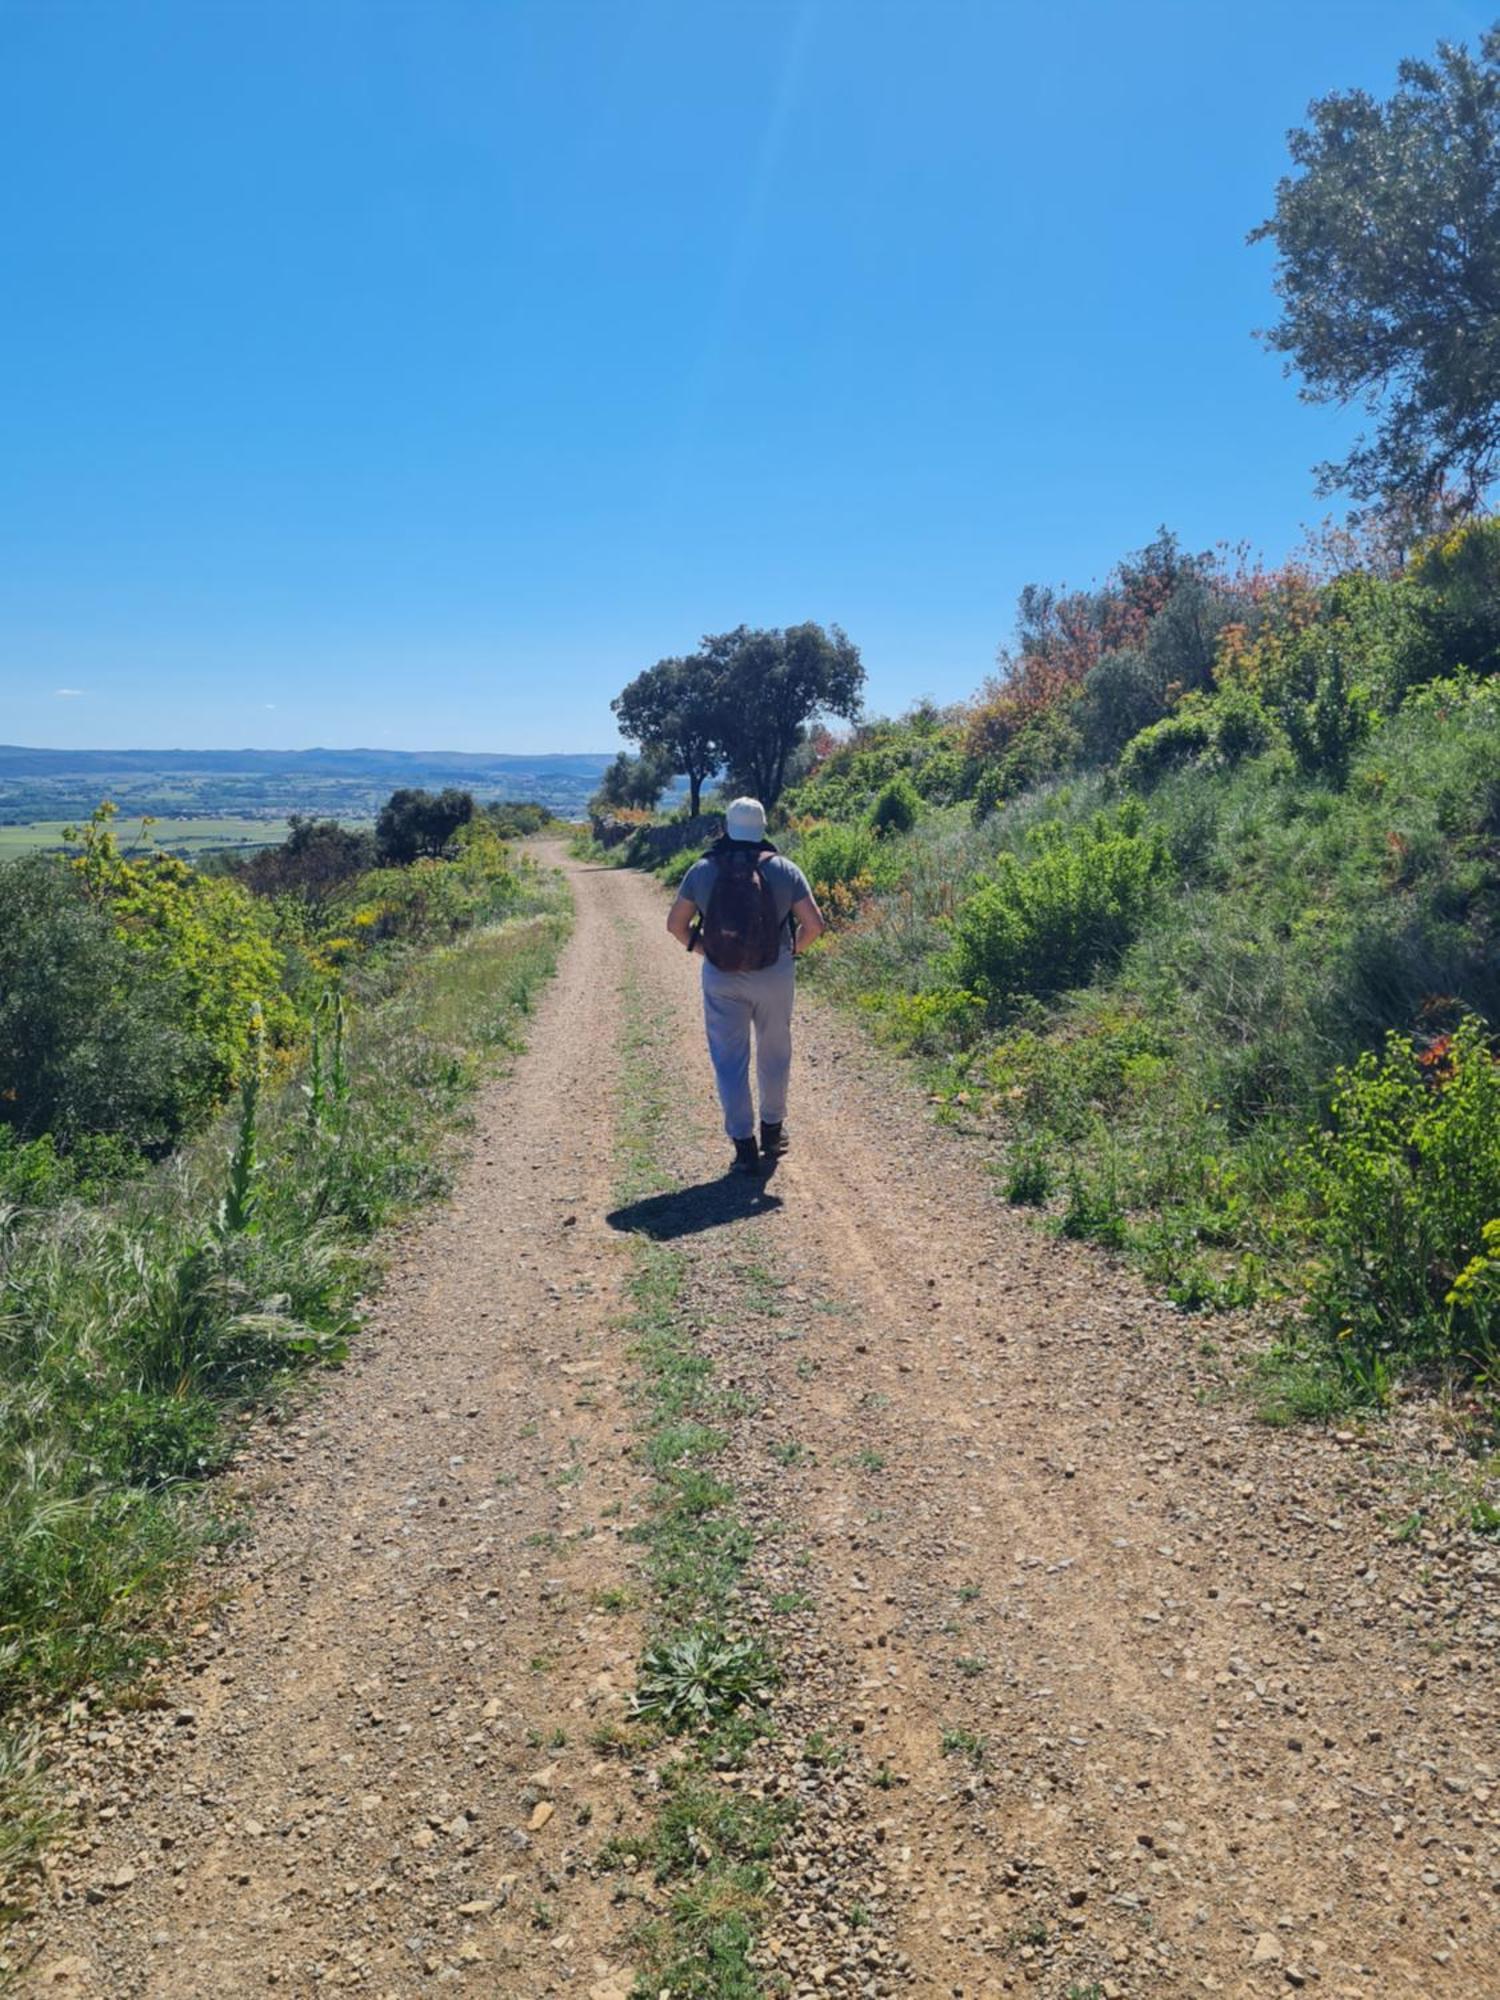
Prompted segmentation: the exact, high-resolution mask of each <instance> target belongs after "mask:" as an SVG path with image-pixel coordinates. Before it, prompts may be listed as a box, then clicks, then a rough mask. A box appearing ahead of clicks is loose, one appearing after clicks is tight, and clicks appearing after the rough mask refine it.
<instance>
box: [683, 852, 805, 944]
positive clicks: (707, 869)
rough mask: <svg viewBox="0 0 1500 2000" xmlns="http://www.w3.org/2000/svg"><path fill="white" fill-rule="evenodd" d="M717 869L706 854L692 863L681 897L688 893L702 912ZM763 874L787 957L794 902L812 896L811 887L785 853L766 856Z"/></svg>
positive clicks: (762, 878) (762, 868) (685, 877)
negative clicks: (789, 919) (774, 907)
mask: <svg viewBox="0 0 1500 2000" xmlns="http://www.w3.org/2000/svg"><path fill="white" fill-rule="evenodd" d="M714 871H715V863H714V861H713V858H712V856H710V855H705V856H704V857H703V859H702V860H701V861H695V862H694V863H693V865H692V867H691V868H690V869H689V870H688V872H687V873H686V875H684V876H683V878H682V887H681V888H680V889H679V890H678V891H677V893H678V895H679V896H686V898H687V899H688V901H689V902H690V903H693V904H696V906H697V908H698V909H699V911H700V912H701V911H704V910H706V909H707V908H708V899H709V897H710V896H711V895H712V894H713V889H714ZM760 873H761V880H762V881H763V882H765V883H766V884H767V886H768V887H769V889H770V891H771V895H772V897H773V899H774V901H775V904H776V921H777V922H778V923H779V924H780V925H781V956H782V957H783V958H785V957H786V956H787V955H788V953H789V952H790V951H791V949H792V933H791V927H790V926H789V925H788V923H787V918H788V916H789V915H790V914H791V908H792V905H793V903H800V902H802V901H803V900H804V899H805V898H806V897H808V896H811V894H812V890H811V888H810V887H809V885H808V880H807V877H806V876H805V875H804V874H803V872H802V870H801V869H800V868H799V867H798V866H797V864H796V862H795V861H788V860H787V858H786V856H785V855H784V854H767V855H765V856H763V858H762V860H761V863H760Z"/></svg>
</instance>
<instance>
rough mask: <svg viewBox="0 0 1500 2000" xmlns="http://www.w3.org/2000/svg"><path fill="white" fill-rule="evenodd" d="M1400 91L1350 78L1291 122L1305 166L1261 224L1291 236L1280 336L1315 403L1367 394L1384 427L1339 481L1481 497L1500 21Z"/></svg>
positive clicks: (1499, 348) (1497, 415) (1330, 469)
mask: <svg viewBox="0 0 1500 2000" xmlns="http://www.w3.org/2000/svg"><path fill="white" fill-rule="evenodd" d="M1397 75H1398V78H1399V87H1398V88H1397V90H1396V91H1395V92H1394V94H1393V95H1392V96H1391V97H1390V98H1388V99H1387V100H1386V101H1385V102H1383V103H1381V102H1377V101H1376V100H1375V99H1374V98H1372V97H1371V96H1369V95H1368V93H1366V92H1365V91H1362V90H1352V91H1334V92H1331V93H1330V94H1329V95H1328V96H1326V97H1322V98H1318V99H1317V100H1315V101H1314V103H1313V104H1312V105H1311V106H1310V107H1309V119H1310V122H1309V124H1308V125H1307V126H1305V127H1301V128H1299V129H1297V130H1295V131H1293V132H1292V133H1291V134H1290V135H1289V143H1290V146H1291V153H1292V159H1293V161H1294V163H1295V165H1296V167H1297V168H1298V169H1299V171H1298V172H1297V173H1295V174H1293V175H1288V176H1287V177H1286V178H1284V179H1283V180H1282V181H1281V182H1280V184H1279V185H1278V187H1277V190H1276V212H1275V214H1274V215H1272V216H1271V217H1270V218H1269V219H1268V220H1267V221H1265V222H1263V223H1262V224H1261V225H1260V227H1259V228H1258V229H1256V230H1254V231H1252V232H1251V236H1250V241H1251V242H1252V243H1255V242H1261V241H1264V240H1266V239H1269V240H1270V241H1271V242H1273V243H1274V244H1275V246H1276V250H1277V253H1278V263H1277V273H1276V289H1277V292H1278V293H1279V295H1280V297H1281V301H1282V307H1283V311H1282V316H1281V320H1280V322H1279V324H1278V325H1277V326H1275V327H1274V328H1272V329H1271V330H1270V331H1269V332H1268V333H1267V334H1266V335H1265V336H1264V338H1265V339H1266V341H1267V344H1268V345H1269V346H1271V347H1272V348H1274V349H1276V350H1277V351H1278V352H1280V353H1282V354H1284V355H1286V356H1287V357H1288V362H1287V366H1288V371H1289V372H1290V371H1291V370H1292V369H1293V368H1295V369H1296V370H1297V371H1298V372H1300V374H1301V376H1302V378H1303V388H1302V394H1303V396H1304V398H1305V399H1306V400H1307V401H1309V402H1314V403H1328V402H1332V403H1342V404H1348V403H1354V402H1358V403H1361V404H1362V405H1363V406H1364V407H1365V408H1366V410H1368V411H1369V412H1370V414H1371V415H1372V416H1377V415H1378V422H1377V425H1376V428H1375V430H1374V434H1373V435H1367V436H1365V437H1362V438H1361V439H1360V440H1359V441H1358V443H1357V444H1356V445H1355V446H1354V448H1353V450H1352V451H1350V453H1349V454H1348V456H1347V457H1346V458H1344V459H1341V460H1338V461H1331V462H1329V463H1327V464H1325V465H1322V466H1320V467H1319V468H1318V477H1319V482H1320V486H1321V488H1322V490H1323V491H1324V492H1331V491H1333V490H1334V489H1336V488H1341V487H1342V488H1347V489H1348V490H1349V491H1350V492H1351V493H1353V494H1354V495H1355V497H1356V498H1358V499H1361V500H1368V499H1372V498H1374V497H1376V496H1377V495H1402V496H1407V497H1410V498H1413V499H1416V500H1419V501H1422V500H1428V499H1431V498H1433V497H1435V496H1437V495H1439V494H1440V493H1441V491H1442V489H1443V488H1444V487H1445V486H1449V487H1452V488H1454V489H1456V496H1457V499H1458V501H1459V503H1460V505H1461V507H1462V508H1463V509H1464V510H1465V511H1471V510H1472V509H1473V508H1474V507H1476V506H1477V505H1478V504H1479V502H1480V500H1481V498H1482V496H1483V494H1484V491H1485V489H1486V488H1487V487H1488V486H1489V484H1490V483H1491V481H1492V480H1493V479H1494V477H1495V474H1496V470H1497V464H1500V26H1496V27H1494V28H1491V29H1490V30H1489V31H1488V32H1487V33H1486V34H1485V35H1484V36H1483V37H1482V38H1481V40H1480V45H1479V54H1478V56H1477V57H1476V56H1475V55H1473V54H1472V53H1471V52H1470V51H1469V50H1468V49H1467V48H1464V47H1461V46H1455V45H1454V44H1452V43H1448V42H1443V43H1440V44H1439V45H1438V49H1437V53H1436V56H1435V57H1434V58H1433V60H1431V61H1430V62H1423V61H1418V60H1415V59H1409V60H1407V61H1405V62H1403V63H1402V64H1401V66H1400V69H1399V70H1398V72H1397Z"/></svg>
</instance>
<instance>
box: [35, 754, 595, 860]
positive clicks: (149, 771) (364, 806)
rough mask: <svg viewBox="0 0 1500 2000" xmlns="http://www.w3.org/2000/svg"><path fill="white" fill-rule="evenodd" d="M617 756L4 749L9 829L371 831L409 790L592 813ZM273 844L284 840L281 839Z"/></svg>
mask: <svg viewBox="0 0 1500 2000" xmlns="http://www.w3.org/2000/svg"><path fill="white" fill-rule="evenodd" d="M612 754H613V753H612V752H607V751H579V752H563V753H559V754H554V755H546V756H520V755H498V754H491V753H488V752H482V751H463V750H367V749H355V750H329V749H314V750H48V749H30V748H26V747H23V746H20V745H17V744H0V826H10V827H19V826H22V825H25V824H27V823H29V822H33V821H54V820H68V819H75V818H82V817H86V816H87V815H88V814H89V813H90V812H92V811H93V809H94V807H95V806H96V805H97V804H98V803H99V801H100V800H101V799H104V798H108V799H112V800H113V801H114V802H115V804H116V805H117V806H118V807H119V809H120V812H121V815H122V817H135V816H140V815H143V814H149V815H151V816H153V817H155V818H158V819H175V818H181V817H183V816H190V817H193V818H219V819H236V820H242V821H243V820H251V821H259V820H265V821H273V822H282V821H284V820H285V818H286V816H287V814H288V813H292V812H302V813H315V814H320V815H331V816H335V817H337V818H339V819H346V820H363V819H371V818H373V817H374V815H375V813H376V812H377V811H378V810H379V808H380V806H381V804H382V803H383V801H384V800H385V799H386V798H388V797H389V795H390V793H391V792H392V791H393V790H395V789H396V787H397V786H400V785H419V786H425V787H426V788H428V789H429V790H440V789H441V788H442V787H443V786H445V785H456V786H458V787H459V788H460V789H462V790H464V791H470V792H473V793H474V795H475V796H476V797H477V798H479V799H481V800H488V799H498V798H508V799H535V800H537V801H538V802H539V803H540V804H542V805H545V806H550V807H551V809H552V810H553V811H554V812H556V813H560V814H562V815H564V816H567V817H572V816H576V815H579V814H581V813H582V812H583V809H584V806H585V804H586V802H587V800H588V798H589V795H590V794H591V793H592V792H593V791H594V789H595V787H596V786H597V785H598V783H599V779H600V776H601V774H602V773H603V771H604V768H605V766H606V765H607V764H608V763H609V761H610V758H611V756H612ZM271 837H272V838H275V837H277V836H276V835H275V834H272V835H271Z"/></svg>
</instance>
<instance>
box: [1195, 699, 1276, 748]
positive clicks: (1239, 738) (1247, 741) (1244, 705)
mask: <svg viewBox="0 0 1500 2000" xmlns="http://www.w3.org/2000/svg"><path fill="white" fill-rule="evenodd" d="M1210 713H1211V718H1212V720H1211V723H1210V727H1211V729H1212V732H1213V746H1214V749H1215V750H1216V751H1217V752H1218V754H1219V757H1220V759H1221V760H1222V761H1223V762H1224V763H1225V764H1228V765H1230V766H1231V767H1233V766H1234V765H1236V764H1243V763H1244V762H1245V760H1246V759H1247V758H1249V757H1258V756H1259V755H1260V754H1261V752H1262V751H1263V750H1269V749H1270V747H1271V745H1272V743H1273V742H1274V741H1275V740H1276V726H1275V724H1274V723H1273V722H1272V720H1271V718H1270V716H1269V715H1268V714H1267V713H1266V711H1265V709H1264V708H1263V707H1262V706H1261V704H1260V702H1259V701H1257V699H1256V698H1255V696H1254V695H1253V694H1252V693H1251V692H1250V690H1249V689H1248V688H1237V687H1232V688H1226V689H1225V691H1224V692H1223V693H1222V694H1221V695H1220V696H1219V697H1218V699H1217V700H1216V701H1215V702H1214V704H1213V706H1212V709H1211V711H1210Z"/></svg>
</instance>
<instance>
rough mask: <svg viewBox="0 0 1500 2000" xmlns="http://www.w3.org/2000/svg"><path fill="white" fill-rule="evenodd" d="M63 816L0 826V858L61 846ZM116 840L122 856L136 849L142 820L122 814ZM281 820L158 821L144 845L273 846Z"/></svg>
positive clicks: (174, 849)
mask: <svg viewBox="0 0 1500 2000" xmlns="http://www.w3.org/2000/svg"><path fill="white" fill-rule="evenodd" d="M72 824H74V822H73V821H70V820H65V819H34V820H31V821H29V822H28V823H27V824H26V825H25V826H0V861H8V860H10V859H11V858H12V857H13V856H15V855H17V854H35V853H37V852H39V851H41V850H44V849H47V848H61V847H62V846H63V845H64V844H65V843H64V841H63V828H64V827H66V826H69V825H72ZM114 831H115V838H116V840H117V841H118V842H119V844H120V848H121V851H122V852H123V853H126V854H130V853H136V852H139V851H140V846H141V823H140V821H139V820H138V819H135V820H132V819H130V818H128V817H127V816H126V815H125V814H124V813H121V814H120V816H119V818H118V819H117V820H116V821H115V823H114ZM286 834H287V824H286V821H285V820H284V819H237V818H229V819H198V818H191V819H159V820H157V821H156V823H155V825H154V826H151V827H149V828H148V829H147V844H148V845H149V846H151V847H156V848H161V849H163V850H165V851H166V852H167V853H169V854H183V855H193V854H202V853H204V852H205V850H207V849H208V848H214V847H238V848H245V849H249V848H254V847H275V846H278V845H279V844H280V842H282V841H283V840H285V839H286Z"/></svg>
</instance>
